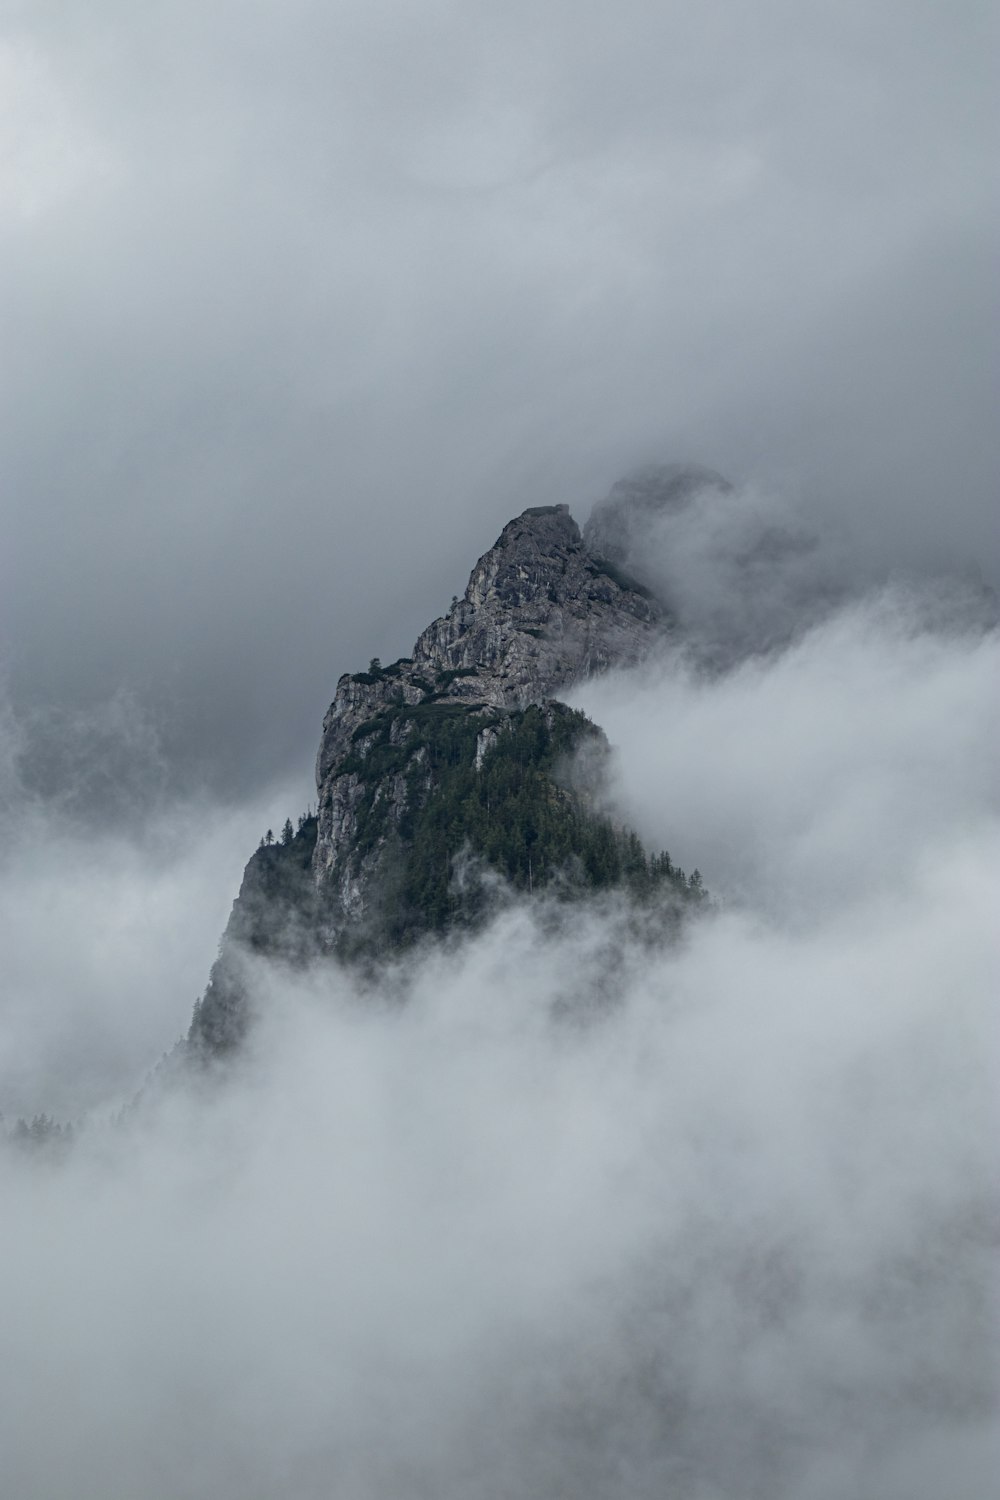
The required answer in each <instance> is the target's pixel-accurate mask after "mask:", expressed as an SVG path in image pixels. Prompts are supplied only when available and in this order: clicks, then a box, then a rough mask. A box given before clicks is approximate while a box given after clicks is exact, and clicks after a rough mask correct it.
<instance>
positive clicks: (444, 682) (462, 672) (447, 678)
mask: <svg viewBox="0 0 1000 1500" xmlns="http://www.w3.org/2000/svg"><path fill="white" fill-rule="evenodd" d="M478 676H479V668H478V667H451V668H448V669H447V670H442V671H440V672H439V673H438V674H437V677H436V678H435V679H434V680H435V682H436V683H437V685H438V687H439V688H445V687H448V686H449V684H450V683H452V682H454V681H455V678H456V677H478Z"/></svg>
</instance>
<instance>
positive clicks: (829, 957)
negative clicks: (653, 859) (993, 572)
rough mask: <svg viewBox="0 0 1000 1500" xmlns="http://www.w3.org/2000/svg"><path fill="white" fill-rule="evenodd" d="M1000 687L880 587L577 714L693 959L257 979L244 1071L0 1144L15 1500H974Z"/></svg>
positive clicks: (484, 956) (577, 920) (505, 953)
mask: <svg viewBox="0 0 1000 1500" xmlns="http://www.w3.org/2000/svg"><path fill="white" fill-rule="evenodd" d="M998 655H1000V646H998V641H997V638H996V636H995V635H991V634H989V633H983V632H982V631H979V630H963V629H959V628H957V627H955V628H952V627H947V628H945V627H942V626H941V624H940V614H939V615H938V623H937V624H936V625H935V626H934V627H933V628H930V627H929V626H928V624H927V619H926V614H925V613H922V612H921V611H915V610H914V609H913V608H911V607H910V606H909V605H904V603H903V602H901V600H900V597H899V596H898V595H883V596H881V597H880V598H879V599H877V600H873V601H869V602H867V603H862V604H855V605H851V606H850V607H849V608H844V609H842V610H840V611H839V612H838V613H836V614H835V615H833V616H831V617H830V618H828V619H827V620H826V621H825V622H824V623H823V624H821V625H819V626H817V627H815V628H814V629H812V630H811V631H809V632H808V633H807V634H806V635H805V636H803V637H802V638H801V639H800V640H799V641H798V642H797V643H796V644H795V645H793V646H792V647H790V648H788V649H787V650H784V651H782V652H780V653H778V654H776V655H773V656H771V657H769V658H755V659H751V660H749V661H747V662H745V663H744V664H743V665H742V666H740V667H738V668H736V669H734V670H733V671H732V672H729V673H727V674H724V675H720V676H716V677H714V678H710V679H709V678H705V677H701V676H698V675H697V674H695V673H694V671H693V670H687V671H685V670H684V669H683V667H682V664H680V663H677V662H675V663H673V664H671V666H670V669H669V670H666V669H664V670H663V671H662V674H657V673H647V674H645V675H643V676H640V677H633V678H631V679H608V680H606V681H604V682H601V683H596V684H592V685H591V686H590V687H589V688H588V689H587V692H586V694H585V695H583V696H584V702H585V703H586V705H587V706H588V708H590V709H591V711H592V712H593V713H594V715H595V717H596V718H597V719H598V720H599V721H600V722H602V723H604V724H605V725H606V727H607V728H608V731H609V734H610V736H611V738H612V740H613V742H615V743H616V744H617V746H618V757H619V759H618V764H619V768H620V772H621V775H620V779H619V784H618V787H617V790H616V797H617V799H618V805H619V806H621V807H623V808H624V809H625V811H626V812H627V813H628V816H629V817H630V818H631V819H632V820H633V821H634V822H636V823H637V824H638V826H639V827H640V829H641V831H642V832H643V833H644V835H645V836H646V837H647V838H648V839H649V840H650V841H651V842H654V843H667V844H668V845H669V848H670V850H671V853H672V854H674V855H675V857H677V858H678V859H679V860H681V861H682V862H683V863H684V864H685V865H686V866H688V867H690V866H692V865H694V864H698V865H699V866H700V867H701V869H702V871H703V873H704V875H705V878H706V881H707V883H708V884H709V886H710V887H711V888H712V889H713V891H714V892H715V893H716V894H717V895H719V896H720V897H721V898H722V900H721V902H720V905H719V906H718V907H717V908H716V909H715V910H713V911H710V912H708V913H706V914H704V915H701V916H699V917H698V918H697V919H696V920H695V921H694V922H693V923H692V924H691V926H690V928H689V930H688V932H687V935H686V937H685V939H684V940H683V941H682V942H681V943H680V944H679V945H677V946H673V947H666V948H663V947H657V946H656V945H655V944H653V945H649V944H643V943H639V942H636V941H634V940H632V939H630V938H629V937H628V922H627V913H625V912H623V911H622V910H621V909H620V908H617V907H615V906H614V905H613V904H612V905H592V906H587V907H579V908H572V909H570V908H563V909H562V910H561V913H560V914H555V915H554V914H553V913H551V912H548V911H546V910H545V909H544V908H539V907H535V908H534V909H527V908H523V907H515V908H512V909H511V910H509V911H507V912H505V913H504V914H503V915H502V916H501V917H500V918H499V919H498V920H497V921H496V923H495V924H494V925H493V926H492V927H491V928H490V929H489V930H488V931H486V932H484V933H482V934H480V935H479V936H478V937H475V938H474V939H471V940H469V941H467V942H464V943H462V944H460V945H456V946H454V947H451V948H447V949H443V950H439V951H434V952H429V953H427V954H424V955H423V956H421V957H420V958H419V959H414V960H413V961H412V962H409V963H407V964H406V965H405V966H404V967H403V968H401V969H400V971H399V972H398V973H397V974H395V975H393V976H390V977H389V978H388V979H387V980H386V982H385V984H384V986H383V987H382V989H381V991H380V992H379V993H378V994H375V995H373V994H371V993H361V992H359V990H358V989H357V987H356V985H355V982H354V981H352V980H351V978H350V977H349V976H348V975H346V974H344V973H340V972H336V971H334V972H331V971H327V972H326V973H325V974H323V975H313V976H306V977H303V976H298V977H295V976H290V975H286V974H280V973H276V972H273V971H272V972H266V973H262V974H261V975H260V976H259V982H260V988H261V1001H262V1016H263V1019H262V1022H261V1025H260V1027H259V1029H258V1032H257V1033H256V1037H255V1044H254V1049H253V1052H252V1055H251V1056H249V1057H248V1058H247V1060H246V1064H245V1066H244V1067H243V1068H242V1069H241V1070H240V1071H239V1072H238V1073H236V1074H233V1075H232V1076H230V1077H229V1078H228V1079H227V1080H225V1081H224V1080H222V1079H218V1080H214V1079H213V1080H210V1081H209V1084H208V1086H207V1087H206V1088H205V1089H203V1090H201V1091H200V1092H198V1093H195V1094H187V1093H185V1094H176V1095H169V1094H168V1095H167V1096H166V1097H164V1098H162V1099H161V1100H160V1101H159V1102H158V1104H157V1105H156V1107H155V1108H151V1109H150V1111H148V1112H147V1113H145V1114H143V1115H140V1117H139V1118H138V1119H136V1120H135V1121H134V1122H133V1124H132V1127H131V1128H130V1129H129V1130H127V1131H125V1132H124V1133H114V1132H104V1131H100V1130H97V1129H92V1130H91V1131H89V1132H86V1133H85V1134H84V1136H83V1137H82V1138H81V1140H80V1141H79V1143H78V1144H77V1146H76V1148H75V1149H74V1151H73V1153H72V1154H71V1155H70V1156H69V1157H68V1158H67V1159H66V1160H64V1161H63V1162H62V1163H61V1164H58V1163H55V1162H53V1163H50V1164H49V1163H46V1162H45V1160H44V1159H38V1158H31V1157H30V1156H25V1155H24V1154H23V1153H16V1152H8V1153H6V1154H5V1155H4V1156H3V1157H2V1158H0V1172H2V1175H3V1195H4V1203H5V1225H6V1229H5V1234H4V1236H3V1238H2V1240H0V1286H2V1287H3V1288H4V1297H5V1302H6V1304H7V1309H6V1312H5V1316H4V1328H5V1360H4V1365H3V1372H2V1374H0V1413H2V1417H0V1421H2V1422H3V1423H4V1424H5V1426H6V1431H4V1432H3V1433H2V1437H0V1441H2V1447H3V1452H4V1455H5V1457H4V1466H5V1473H6V1483H7V1484H8V1485H9V1487H10V1490H11V1492H12V1493H16V1494H18V1495H19V1496H23V1497H26V1500H34V1497H36V1496H37V1497H39V1500H40V1497H43V1496H44V1497H46V1500H49V1497H51V1496H52V1495H58V1494H68V1493H72V1494H73V1495H74V1497H80V1500H89V1497H94V1500H98V1497H99V1500H119V1497H120V1500H126V1497H127V1500H134V1497H135V1496H136V1495H137V1494H141V1495H142V1496H143V1500H160V1497H162V1500H167V1497H169V1500H179V1497H188V1496H189V1497H191V1500H195V1497H198V1500H200V1497H203V1496H204V1495H206V1494H212V1495H213V1496H215V1497H217V1500H229V1497H232V1500H236V1497H239V1500H256V1497H260V1500H265V1497H266V1500H271V1497H273V1496H274V1495H275V1494H277V1493H282V1494H287V1495H290V1496H294V1497H296V1500H313V1497H316V1500H319V1497H320V1496H322V1497H328V1496H329V1495H330V1494H336V1495H337V1496H338V1497H342V1500H376V1497H377V1500H388V1497H395V1496H399V1495H404V1494H405V1495H407V1496H414V1497H423V1496H426V1497H427V1500H431V1497H434V1500H459V1497H461V1500H475V1497H483V1500H487V1497H489V1500H493V1497H500V1496H504V1497H505V1500H506V1497H517V1500H520V1497H524V1500H527V1497H537V1496H539V1495H545V1496H561V1495H566V1496H573V1497H574V1500H578V1497H589V1496H593V1497H595V1500H596V1497H598V1496H600V1497H604V1496H608V1495H616V1496H618V1495H620V1496H623V1497H627V1500H633V1497H634V1500H646V1497H650V1500H652V1497H654V1496H655V1497H657V1500H661V1497H662V1496H664V1495H671V1496H676V1497H678V1500H756V1497H760V1500H848V1497H850V1500H854V1497H857V1500H939V1497H940V1496H941V1495H942V1494H947V1495H948V1496H949V1497H952V1500H980V1497H981V1496H982V1495H983V1494H984V1493H986V1491H987V1489H988V1481H989V1478H990V1476H991V1475H992V1474H994V1473H995V1472H996V1466H997V1463H998V1460H1000V1441H998V1431H997V1426H996V1422H995V1408H996V1394H997V1387H996V1380H995V1373H996V1372H995V1368H994V1355H995V1333H996V1317H995V1314H996V1308H995V1303H994V1286H993V1281H992V1266H993V1264H994V1263H995V1256H996V1249H997V1239H998V1234H1000V1214H998V1209H997V1202H996V1196H995V1193H994V1191H993V1179H994V1178H995V1148H994V1145H993V1142H994V1140H995V1125H996V1123H997V1122H996V1119H995V1106H994V1104H993V1092H994V1077H995V1071H996V1046H995V1043H996V1037H995V1030H994V1028H995V1022H994V1021H993V1019H992V1016H991V1011H992V1007H993V1003H994V995H995V991H996V978H997V953H996V946H995V939H994V936H993V925H994V921H995V912H996V910H997V909H998V902H1000V832H998V828H1000V820H998V817H997V812H998V809H997V795H996V788H995V785H994V778H993V777H992V775H991V774H990V752H991V750H992V748H993V746H994V745H995V742H996V741H995V726H994V724H993V723H992V722H991V716H990V712H989V710H988V705H989V704H990V702H991V698H990V686H991V684H992V683H994V682H995V681H996V669H997V666H998Z"/></svg>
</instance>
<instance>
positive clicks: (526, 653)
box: [314, 505, 666, 935]
mask: <svg viewBox="0 0 1000 1500" xmlns="http://www.w3.org/2000/svg"><path fill="white" fill-rule="evenodd" d="M665 624H666V620H665V616H664V612H663V610H662V608H661V607H660V606H659V605H658V604H657V603H656V601H655V600H654V599H653V598H652V596H651V595H650V594H649V593H648V591H647V590H645V589H644V588H643V587H642V586H641V585H639V584H638V583H636V582H634V580H631V579H629V578H628V577H627V576H625V575H624V574H623V573H621V572H620V571H619V569H618V568H617V567H615V566H614V565H613V564H610V563H608V562H607V560H605V559H602V558H600V557H599V556H597V555H596V554H595V553H594V552H592V551H590V550H588V548H587V547H586V546H585V545H584V542H583V538H582V537H581V535H580V530H579V527H578V526H577V524H576V522H575V521H574V520H573V518H572V517H571V515H570V513H569V507H568V506H565V505H559V506H540V507H536V508H533V509H530V510H526V511H524V512H523V513H522V514H521V515H520V516H518V517H517V518H516V519H515V520H513V521H511V522H510V523H509V524H508V525H507V526H505V527H504V529H503V531H502V532H501V533H500V536H499V537H498V539H497V541H496V543H495V544H494V546H492V547H491V548H490V550H489V551H488V552H487V553H485V554H484V555H483V556H482V557H481V558H480V559H479V561H478V563H477V564H476V566H475V567H474V568H473V570H472V574H471V577H470V578H469V584H468V587H467V589H466V591H465V594H464V596H463V598H462V599H460V600H458V601H457V602H456V603H455V604H454V605H453V607H452V609H451V610H450V611H449V613H448V614H447V615H444V616H442V617H441V618H440V619H437V620H435V621H433V623H432V624H430V625H428V627H427V629H426V630H425V631H423V633H422V634H421V635H420V636H419V638H418V639H417V642H416V644H415V645H414V648H413V655H412V656H411V657H404V658H402V659H401V660H400V661H398V662H393V663H392V664H391V666H389V667H387V668H384V669H382V668H380V669H379V670H378V671H377V672H374V673H373V672H360V673H355V674H354V675H353V676H352V675H346V676H344V677H342V678H341V679H340V682H339V683H338V684H337V693H336V696H335V698H334V700H333V703H332V704H331V706H330V709H329V712H328V713H327V715H326V718H325V720H324V723H323V735H322V740H321V743H320V750H319V756H318V759H317V768H316V782H317V790H318V794H319V834H318V839H317V844H316V855H315V866H314V867H315V872H316V877H317V881H318V883H319V884H320V885H321V886H323V887H325V889H326V894H327V912H328V923H329V928H330V933H331V935H332V933H333V931H334V930H335V928H336V927H337V925H338V923H342V922H351V921H358V920H360V919H362V918H363V917H364V916H365V914H366V912H367V910H368V907H369V905H370V894H371V892H372V890H373V888H374V887H375V885H376V884H377V878H376V877H377V874H378V870H379V868H380V866H381V865H382V863H383V859H384V852H385V848H386V845H387V843H388V842H389V841H390V839H391V836H392V835H393V833H394V832H397V831H398V830H399V827H400V823H401V820H402V819H403V817H404V815H405V812H406V810H407V808H408V806H409V804H410V802H411V800H412V799H413V797H414V796H426V795H427V793H428V792H429V790H430V787H431V782H432V779H433V778H432V776H431V772H430V769H429V767H428V766H427V765H426V762H427V760H428V748H427V746H426V745H425V744H423V743H422V741H421V736H420V734H419V733H418V731H417V723H418V720H419V717H420V715H419V714H418V713H414V712H407V710H411V711H413V710H419V709H422V708H423V709H429V708H430V707H431V706H432V705H438V706H439V707H445V706H450V707H451V708H453V709H464V710H465V711H466V712H467V713H469V714H471V715H474V716H475V717H476V718H478V719H479V720H480V721H481V722H482V730H481V733H480V734H479V736H478V744H477V748H476V755H477V758H478V759H479V760H480V761H481V760H482V757H483V755H484V754H485V753H486V750H487V749H488V747H489V745H490V743H491V740H492V739H494V738H495V736H496V733H497V715H498V713H499V714H500V715H502V714H503V713H504V712H507V711H512V710H514V711H516V710H524V709H526V708H527V707H528V706H529V705H531V704H541V703H544V702H545V701H546V700H547V699H551V698H555V697H558V695H559V694H560V693H561V692H565V691H566V690H567V689H568V688H569V687H571V686H572V685H573V683H575V682H578V681H579V680H580V679H581V678H583V677H586V676H588V675H589V674H591V673H593V672H598V671H602V670H604V669H605V668H607V667H610V666H613V665H627V664H630V663H633V662H635V661H638V660H639V659H640V658H641V657H642V656H643V655H644V654H645V653H646V652H647V651H648V650H649V647H650V645H651V642H652V640H653V639H654V638H655V635H656V633H657V632H658V630H660V629H662V628H663V627H664V625H665ZM387 715H392V722H391V724H390V725H389V727H388V735H389V745H390V747H391V748H393V749H395V750H397V751H401V750H402V749H403V747H405V746H406V745H407V744H412V754H411V755H409V756H406V755H397V756H396V757H395V769H394V770H392V772H391V773H390V774H387V775H385V776H384V777H383V778H382V780H381V784H380V786H379V788H378V791H377V799H378V802H379V803H380V804H381V811H380V814H379V821H380V824H381V825H382V832H381V834H380V837H379V838H378V839H377V841H376V842H375V844H374V846H372V847H366V840H365V839H364V838H362V837H360V836H361V835H362V833H363V831H364V830H363V827H362V825H363V823H364V822H365V821H366V820H367V814H369V813H370V810H371V809H370V802H371V795H372V793H371V784H370V783H371V778H370V776H369V775H366V772H367V771H368V770H369V764H368V762H369V757H370V755H371V753H372V751H373V750H374V749H375V748H376V747H377V746H381V744H382V740H383V738H384V736H385V734H386V716H387Z"/></svg>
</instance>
